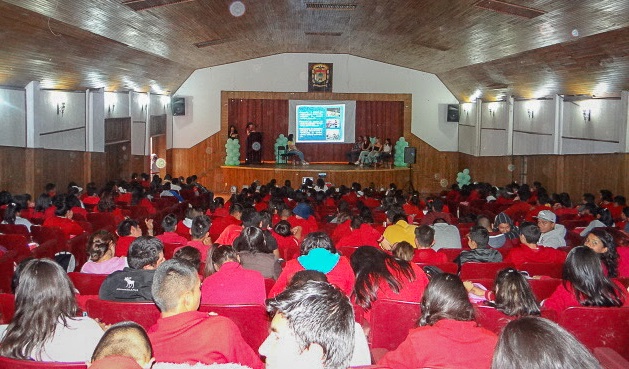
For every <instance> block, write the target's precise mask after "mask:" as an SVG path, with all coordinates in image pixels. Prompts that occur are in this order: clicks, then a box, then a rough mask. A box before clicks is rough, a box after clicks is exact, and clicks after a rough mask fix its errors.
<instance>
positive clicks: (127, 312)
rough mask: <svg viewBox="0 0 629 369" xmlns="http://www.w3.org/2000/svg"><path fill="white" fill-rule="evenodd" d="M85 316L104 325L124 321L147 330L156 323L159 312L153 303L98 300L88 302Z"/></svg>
mask: <svg viewBox="0 0 629 369" xmlns="http://www.w3.org/2000/svg"><path fill="white" fill-rule="evenodd" d="M86 308H87V315H88V316H90V317H92V318H94V319H96V318H98V319H100V321H101V322H104V323H106V324H114V323H118V322H122V321H125V320H131V321H133V322H136V323H138V324H139V325H141V326H142V327H144V329H147V330H148V329H149V328H150V327H151V326H152V325H153V324H155V323H156V322H157V319H159V317H160V311H159V309H158V308H157V305H155V303H153V302H116V301H106V300H100V299H92V300H88V301H87V303H86Z"/></svg>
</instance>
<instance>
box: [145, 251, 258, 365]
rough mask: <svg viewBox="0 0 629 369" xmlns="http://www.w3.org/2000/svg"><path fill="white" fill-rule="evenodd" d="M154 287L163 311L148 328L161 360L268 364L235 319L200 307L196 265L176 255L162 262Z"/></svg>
mask: <svg viewBox="0 0 629 369" xmlns="http://www.w3.org/2000/svg"><path fill="white" fill-rule="evenodd" d="M151 289H152V294H153V297H154V299H155V304H157V306H158V307H159V309H160V310H161V312H162V313H161V317H160V318H159V320H158V321H157V323H155V325H154V326H152V327H151V328H150V329H149V330H148V335H149V338H150V340H151V344H152V345H153V352H154V355H155V360H156V361H157V362H169V363H196V362H200V363H203V364H213V363H219V364H220V363H240V364H242V365H247V366H249V367H251V368H253V369H261V368H263V367H264V365H263V364H262V362H261V361H260V358H259V357H258V355H257V354H256V353H255V352H253V350H252V349H251V347H250V346H249V345H248V344H247V343H246V342H245V341H244V340H243V338H242V335H241V334H240V330H239V329H238V327H237V326H236V325H235V324H234V323H233V322H232V321H231V320H229V319H227V318H225V317H221V316H217V315H211V314H208V313H203V312H200V311H197V309H198V308H199V304H200V302H201V281H200V280H199V276H198V274H197V271H196V270H195V269H194V268H193V267H192V265H190V264H189V263H187V262H185V261H181V260H176V259H172V260H168V261H166V262H164V263H162V264H161V265H160V266H159V267H158V268H157V270H156V272H155V278H154V279H153V284H152V287H151Z"/></svg>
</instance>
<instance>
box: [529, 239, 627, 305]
mask: <svg viewBox="0 0 629 369" xmlns="http://www.w3.org/2000/svg"><path fill="white" fill-rule="evenodd" d="M627 297H628V296H627V290H626V289H625V287H624V286H623V285H622V283H620V282H618V281H612V280H611V279H609V278H608V277H607V276H606V275H605V273H604V272H603V266H602V265H601V260H600V258H599V257H598V255H597V254H596V252H594V251H593V250H592V249H590V248H589V247H587V246H577V247H575V248H573V249H572V250H570V252H569V253H568V257H567V258H566V262H565V263H564V266H563V282H562V283H561V284H560V285H559V286H557V289H556V290H555V292H553V294H552V295H551V296H550V297H549V298H547V299H546V300H544V301H543V302H542V306H543V307H544V308H546V309H551V310H555V311H556V312H557V313H559V314H560V313H561V312H562V311H564V310H565V309H567V308H569V307H572V306H600V307H612V306H629V298H627Z"/></svg>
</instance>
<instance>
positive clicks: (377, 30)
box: [0, 0, 629, 101]
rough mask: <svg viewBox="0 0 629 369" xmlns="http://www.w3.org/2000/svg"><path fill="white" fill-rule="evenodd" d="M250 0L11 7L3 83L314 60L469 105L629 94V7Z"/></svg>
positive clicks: (23, 0) (616, 2)
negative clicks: (387, 67)
mask: <svg viewBox="0 0 629 369" xmlns="http://www.w3.org/2000/svg"><path fill="white" fill-rule="evenodd" d="M242 3H244V5H245V12H244V14H243V15H242V16H240V17H236V16H233V15H231V14H230V5H231V4H232V0H98V1H94V0H71V1H68V0H0V45H1V46H0V85H9V86H24V85H26V84H27V83H28V82H29V81H32V80H38V81H41V82H42V86H43V87H45V88H58V89H85V88H100V87H104V88H105V89H106V90H108V91H109V90H129V89H131V90H136V91H149V90H150V91H152V92H157V93H164V92H166V93H167V92H169V91H174V90H176V89H177V87H178V86H180V85H181V83H182V82H183V81H185V79H186V78H187V77H188V76H189V75H190V73H192V71H194V70H195V69H197V68H204V67H209V66H216V65H221V64H226V63H232V62H236V61H241V60H247V59H253V58H258V57H262V56H267V55H273V54H279V53H289V52H310V53H338V54H351V55H355V56H359V57H363V58H368V59H372V60H377V61H382V62H385V63H389V64H393V65H398V66H403V67H407V68H411V69H416V70H421V71H425V72H430V73H434V74H436V75H437V76H439V77H440V78H441V79H442V80H443V81H444V83H445V84H446V85H447V86H448V88H450V90H451V91H452V92H453V93H454V94H455V95H456V96H457V98H458V99H460V100H462V101H467V100H468V99H469V97H470V95H472V94H474V93H475V92H476V91H477V90H478V91H479V93H480V94H481V96H482V97H483V99H488V100H494V99H496V97H499V96H505V95H506V96H509V95H514V96H516V97H525V98H530V97H542V96H549V95H552V94H566V95H577V94H586V95H592V94H595V95H597V96H619V95H620V91H621V90H623V89H625V90H627V89H629V0H600V1H575V0H529V1H527V0H509V3H510V4H504V3H501V2H498V1H495V0H439V1H435V0H389V1H373V0H312V1H311V0H242ZM313 4H314V5H313ZM313 8H314V9H313ZM321 8H322V9H321ZM339 8H340V9H339ZM488 8H491V9H494V10H490V9H488ZM195 44H196V46H195ZM198 46H200V47H198Z"/></svg>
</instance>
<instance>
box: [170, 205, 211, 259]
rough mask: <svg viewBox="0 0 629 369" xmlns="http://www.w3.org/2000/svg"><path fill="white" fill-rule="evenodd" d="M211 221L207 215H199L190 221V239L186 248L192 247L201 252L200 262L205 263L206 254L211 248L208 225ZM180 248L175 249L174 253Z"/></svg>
mask: <svg viewBox="0 0 629 369" xmlns="http://www.w3.org/2000/svg"><path fill="white" fill-rule="evenodd" d="M211 223H212V221H211V220H210V217H208V216H207V215H199V216H198V217H196V218H194V219H193V220H192V226H191V227H190V234H191V236H192V239H191V240H190V241H188V242H187V243H186V246H192V247H194V248H195V249H197V250H199V251H200V252H201V260H203V261H204V262H205V260H206V259H207V254H208V252H209V250H210V248H211V247H212V239H211V238H210V233H209V232H208V231H209V229H210V224H211ZM182 247H183V246H181V247H178V248H176V249H175V252H177V250H179V249H180V248H182Z"/></svg>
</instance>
